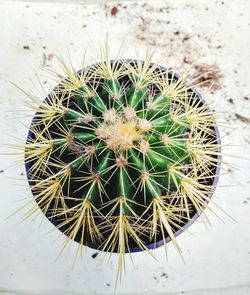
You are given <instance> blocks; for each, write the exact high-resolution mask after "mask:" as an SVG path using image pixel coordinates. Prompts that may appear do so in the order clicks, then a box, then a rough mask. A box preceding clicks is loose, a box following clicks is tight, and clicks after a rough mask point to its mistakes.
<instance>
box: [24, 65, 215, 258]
mask: <svg viewBox="0 0 250 295" xmlns="http://www.w3.org/2000/svg"><path fill="white" fill-rule="evenodd" d="M65 73H66V75H65V78H63V79H62V80H61V82H60V84H59V85H58V86H57V87H56V88H55V89H54V90H53V91H52V92H51V93H50V94H49V95H48V96H47V98H46V99H45V100H44V101H42V102H40V104H39V106H38V108H37V111H36V114H35V116H34V118H33V121H32V123H31V126H30V130H29V133H28V138H27V142H26V146H25V164H26V170H27V176H28V180H29V184H30V186H31V190H32V194H33V197H34V199H35V201H36V203H37V205H38V207H39V208H40V209H41V210H42V211H43V213H44V214H45V215H46V217H47V218H48V219H49V220H50V221H51V222H52V223H53V224H54V225H55V226H56V227H57V228H58V229H59V230H60V231H62V232H63V233H64V234H65V235H66V236H67V237H68V238H69V240H71V241H73V240H75V241H76V242H78V243H79V244H82V245H87V246H89V247H92V248H96V249H100V250H103V251H108V252H119V253H126V252H128V251H129V252H134V251H142V250H147V249H152V248H156V247H159V246H161V245H163V244H166V243H167V242H168V241H170V240H171V241H172V242H173V243H174V245H175V246H176V247H177V248H178V249H179V246H178V244H177V242H176V236H177V235H178V234H180V233H181V232H183V231H184V230H185V229H186V228H187V227H188V226H190V225H191V224H192V223H193V222H194V221H195V220H196V219H197V218H198V217H199V216H201V218H203V219H204V220H205V219H206V216H205V215H204V209H205V208H206V207H208V206H209V201H210V199H211V196H212V194H213V191H214V188H215V185H216V182H217V179H218V173H219V166H220V165H219V164H220V157H221V156H220V139H219V133H218V129H217V127H216V123H215V118H214V113H213V111H211V110H210V108H209V107H208V106H207V104H206V103H205V101H204V100H203V99H202V98H201V96H200V95H199V94H198V92H197V91H196V90H195V89H194V88H193V86H192V85H189V84H188V83H187V81H186V78H185V77H184V78H183V77H182V76H178V75H176V74H175V73H173V72H172V71H171V70H168V69H166V68H163V67H161V66H158V65H156V64H152V63H151V62H147V61H144V62H141V61H134V60H117V61H116V60H115V61H114V60H113V61H105V62H101V63H97V64H95V65H94V66H90V67H86V68H85V69H83V70H82V71H78V72H77V71H74V70H72V69H69V68H67V67H66V66H65Z"/></svg>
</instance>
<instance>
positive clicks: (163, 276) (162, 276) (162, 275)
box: [160, 272, 168, 279]
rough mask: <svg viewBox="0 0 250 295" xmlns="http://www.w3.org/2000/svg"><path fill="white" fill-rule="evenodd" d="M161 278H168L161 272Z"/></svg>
mask: <svg viewBox="0 0 250 295" xmlns="http://www.w3.org/2000/svg"><path fill="white" fill-rule="evenodd" d="M160 277H161V278H166V279H167V278H168V275H167V274H166V273H165V272H163V273H162V274H161V276H160Z"/></svg>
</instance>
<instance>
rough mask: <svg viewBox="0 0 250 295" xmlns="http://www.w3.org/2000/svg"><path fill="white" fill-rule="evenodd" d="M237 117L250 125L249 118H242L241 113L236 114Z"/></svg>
mask: <svg viewBox="0 0 250 295" xmlns="http://www.w3.org/2000/svg"><path fill="white" fill-rule="evenodd" d="M235 117H236V118H237V119H238V120H240V121H241V122H243V123H247V124H250V118H248V117H245V116H242V115H241V114H239V113H235Z"/></svg>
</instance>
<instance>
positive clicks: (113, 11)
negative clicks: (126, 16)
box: [110, 6, 119, 16]
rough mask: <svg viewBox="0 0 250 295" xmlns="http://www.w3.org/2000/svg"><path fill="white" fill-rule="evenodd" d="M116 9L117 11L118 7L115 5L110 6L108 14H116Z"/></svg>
mask: <svg viewBox="0 0 250 295" xmlns="http://www.w3.org/2000/svg"><path fill="white" fill-rule="evenodd" d="M118 11H119V10H118V8H117V7H116V6H114V7H112V8H111V11H110V14H111V15H112V16H116V15H117V13H118Z"/></svg>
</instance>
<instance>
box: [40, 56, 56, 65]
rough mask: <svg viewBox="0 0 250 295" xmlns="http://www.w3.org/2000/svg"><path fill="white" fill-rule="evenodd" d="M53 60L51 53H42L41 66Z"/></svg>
mask: <svg viewBox="0 0 250 295" xmlns="http://www.w3.org/2000/svg"><path fill="white" fill-rule="evenodd" d="M53 58H54V54H53V53H48V54H46V53H43V60H42V66H46V65H47V63H48V62H50V61H51V60H52V59H53Z"/></svg>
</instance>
